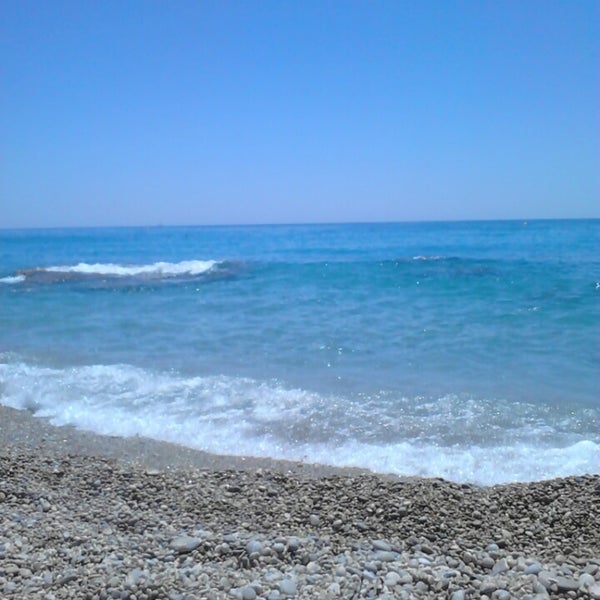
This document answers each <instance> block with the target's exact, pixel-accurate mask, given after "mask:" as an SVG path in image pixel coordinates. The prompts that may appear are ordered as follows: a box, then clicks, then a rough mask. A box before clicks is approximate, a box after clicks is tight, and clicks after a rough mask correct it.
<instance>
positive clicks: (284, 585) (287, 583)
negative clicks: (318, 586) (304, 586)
mask: <svg viewBox="0 0 600 600" xmlns="http://www.w3.org/2000/svg"><path fill="white" fill-rule="evenodd" d="M279 591H280V592H281V593H282V594H285V595H286V596H295V595H296V594H297V593H298V588H297V587H296V584H295V583H294V582H293V581H292V580H291V579H283V580H282V581H280V582H279Z"/></svg>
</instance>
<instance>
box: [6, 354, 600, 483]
mask: <svg viewBox="0 0 600 600" xmlns="http://www.w3.org/2000/svg"><path fill="white" fill-rule="evenodd" d="M0 360H2V356H0ZM5 360H7V355H5ZM415 401H418V399H413V401H412V402H413V403H414V402H415ZM0 402H2V404H5V405H7V406H12V407H14V408H18V409H27V410H30V411H32V412H34V414H36V415H38V416H43V417H47V418H49V419H50V420H51V422H52V423H54V424H56V425H66V424H71V425H75V426H77V427H79V428H82V429H88V430H92V431H95V432H97V433H101V434H107V435H119V436H124V437H127V436H132V435H143V436H147V437H151V438H155V439H159V440H164V441H170V442H175V443H180V444H181V443H183V444H185V445H188V446H190V447H193V448H198V449H202V450H206V451H209V452H214V453H218V454H230V455H246V456H260V457H274V458H286V459H290V460H302V461H306V462H317V463H324V464H331V465H335V466H357V467H364V468H369V469H372V470H374V471H377V472H387V473H395V474H399V475H418V476H428V477H444V478H446V479H451V480H454V481H469V482H475V483H479V484H484V485H489V484H495V483H503V482H509V481H531V480H537V479H545V478H551V477H563V476H567V475H572V474H582V473H586V472H597V471H598V467H599V465H600V440H599V439H597V437H596V438H594V439H576V440H573V441H571V442H569V443H553V440H554V439H555V438H557V430H554V429H552V426H551V425H549V423H548V422H540V423H538V424H536V423H531V422H530V425H531V427H537V429H535V430H533V432H532V434H531V435H529V437H526V436H523V435H522V434H520V437H519V436H515V435H514V433H511V432H510V431H509V430H502V433H501V434H500V435H499V436H497V438H496V441H495V442H494V443H493V444H485V443H482V441H481V439H477V440H473V439H470V438H469V435H467V436H466V437H463V438H459V439H458V440H457V441H456V443H454V444H448V443H447V441H446V443H443V444H442V443H440V440H441V439H442V437H443V433H444V431H443V427H442V426H441V423H443V422H452V423H451V425H450V427H451V428H455V429H456V430H457V432H458V434H459V435H460V434H461V424H462V425H464V428H465V430H469V429H470V428H472V429H476V428H477V427H478V426H479V425H481V424H482V423H484V426H487V425H489V423H488V422H486V421H481V419H482V414H481V413H482V411H483V409H481V407H480V406H479V405H476V406H469V403H466V404H465V405H464V407H463V408H462V409H461V410H460V411H459V412H458V413H456V414H455V410H456V409H455V406H458V404H459V403H458V400H455V399H453V398H448V399H442V402H440V403H432V404H431V405H428V404H427V403H421V404H420V405H419V406H420V409H419V411H420V412H421V413H422V415H421V416H418V415H416V414H412V415H409V414H405V413H406V410H405V408H403V407H400V409H399V413H398V414H397V415H394V416H393V417H390V415H389V413H386V412H384V408H383V406H384V405H382V404H381V403H380V404H379V405H378V404H377V403H373V402H370V403H369V402H367V405H366V406H364V405H362V404H361V405H360V406H359V403H358V401H357V400H356V399H355V400H354V401H346V400H344V399H341V398H334V397H326V396H323V395H319V394H317V393H313V392H308V391H305V390H299V389H290V388H286V387H284V386H282V385H279V384H277V383H276V382H258V381H255V380H252V379H247V378H235V377H224V376H213V377H185V376H182V375H177V374H172V373H157V372H151V371H148V370H144V369H140V368H136V367H132V366H128V365H92V366H80V367H72V368H63V369H57V368H48V367H41V366H35V365H29V364H26V363H23V362H18V361H10V362H0ZM419 402H420V401H419ZM407 403H408V400H407ZM407 406H408V404H407ZM436 410H437V411H438V412H439V415H437V413H435V412H433V411H436ZM361 411H362V412H361ZM351 413H354V414H351ZM365 414H370V418H366V417H365ZM403 414H405V417H402V415H403ZM348 415H349V416H348ZM346 417H348V419H349V420H348V419H346ZM485 418H488V417H485ZM594 418H598V417H597V416H596V415H594ZM401 419H402V420H405V421H406V423H403V424H402V426H403V429H402V433H399V432H397V431H395V430H394V431H392V434H391V435H390V436H388V438H387V439H383V437H382V436H381V432H382V431H387V430H388V429H389V426H390V423H392V421H398V420H401ZM429 423H431V424H432V425H431V427H430V428H428V427H429V426H428V424H429ZM478 424H479V425H478ZM497 427H498V428H500V424H497ZM361 428H362V429H361ZM548 428H550V429H552V431H550V432H548V431H547V430H548ZM544 429H545V430H546V435H545V437H544V440H545V441H544V443H541V442H540V436H539V435H538V434H539V433H540V432H541V431H543V430H544ZM538 430H539V431H538ZM371 431H375V432H376V435H375V434H371ZM399 431H400V430H399ZM377 432H379V433H377ZM490 435H491V432H490ZM592 437H593V436H592Z"/></svg>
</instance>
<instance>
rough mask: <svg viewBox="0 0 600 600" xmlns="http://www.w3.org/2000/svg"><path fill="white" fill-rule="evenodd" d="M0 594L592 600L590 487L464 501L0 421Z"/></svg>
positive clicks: (445, 490) (480, 494) (554, 485)
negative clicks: (568, 599) (586, 599)
mask: <svg viewBox="0 0 600 600" xmlns="http://www.w3.org/2000/svg"><path fill="white" fill-rule="evenodd" d="M0 448H1V449H0V524H1V525H0V597H2V598H40V599H42V598H43V599H45V600H53V599H59V598H85V599H105V598H115V599H129V600H150V599H162V598H165V599H169V600H194V599H201V598H214V599H217V598H233V599H241V600H253V599H255V598H268V599H270V600H278V599H283V598H407V599H408V598H450V599H452V600H461V599H468V598H489V599H491V600H508V599H509V598H524V599H536V600H541V599H543V598H592V599H598V598H600V476H598V475H584V476H579V477H569V478H565V479H554V480H550V481H541V482H533V483H515V484H510V485H499V486H493V487H478V486H474V485H470V484H464V483H463V484H459V483H453V482H448V481H444V480H441V479H418V478H406V479H402V478H398V477H392V476H385V475H375V474H372V473H369V472H364V471H357V470H343V469H333V468H329V467H320V466H315V465H305V464H299V463H286V462H283V461H269V460H262V459H243V458H235V457H220V456H214V455H210V454H205V453H202V452H196V451H193V450H188V449H186V448H182V447H179V446H176V445H171V444H164V443H159V442H154V441H152V440H147V439H143V438H130V439H125V438H112V437H102V436H97V435H94V434H91V433H86V432H81V431H77V430H75V429H73V428H65V427H61V428H57V427H53V426H51V425H49V424H48V423H47V422H45V421H44V420H43V419H37V418H34V417H33V416H31V415H30V414H29V413H27V412H26V411H15V410H12V409H8V408H5V407H1V408H0Z"/></svg>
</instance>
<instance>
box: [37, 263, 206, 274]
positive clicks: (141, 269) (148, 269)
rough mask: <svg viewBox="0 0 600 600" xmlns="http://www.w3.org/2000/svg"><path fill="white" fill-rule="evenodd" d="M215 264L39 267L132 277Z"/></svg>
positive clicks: (197, 269) (187, 271)
mask: <svg viewBox="0 0 600 600" xmlns="http://www.w3.org/2000/svg"><path fill="white" fill-rule="evenodd" d="M216 264H217V261H214V260H184V261H182V262H178V263H170V262H155V263H152V264H148V265H120V264H114V263H94V264H89V263H83V262H81V263H79V264H77V265H61V266H53V267H46V268H45V269H41V270H44V271H49V272H52V273H81V274H83V275H112V276H118V277H134V276H138V275H157V276H162V277H169V276H177V275H201V274H202V273H206V272H207V271H209V270H210V269H212V268H213V267H214V266H215V265H216Z"/></svg>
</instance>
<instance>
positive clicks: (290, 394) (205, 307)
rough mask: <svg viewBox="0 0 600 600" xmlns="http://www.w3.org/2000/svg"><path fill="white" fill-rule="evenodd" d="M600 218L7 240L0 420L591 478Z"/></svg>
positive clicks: (120, 232)
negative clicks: (9, 417) (10, 412)
mask: <svg viewBox="0 0 600 600" xmlns="http://www.w3.org/2000/svg"><path fill="white" fill-rule="evenodd" d="M599 302H600V221H598V220H579V221H530V222H528V223H524V222H521V221H518V222H517V221H514V222H513V221H505V222H462V223H460V222H457V223H412V224H408V223H406V224H403V223H397V224H352V225H305V226H302V225H293V226H263V227H180V228H167V227H165V228H158V227H157V228H149V229H144V228H135V229H133V228H132V229H127V228H122V229H65V230H22V231H18V230H11V231H8V230H4V231H0V403H2V404H5V405H9V406H13V407H16V408H24V409H28V410H31V411H33V412H35V413H36V414H38V415H40V416H47V417H50V418H51V419H52V421H53V422H55V423H61V424H62V423H71V424H74V425H75V426H77V427H81V428H86V429H92V430H94V431H98V432H101V433H108V434H117V435H124V436H128V435H135V434H140V435H147V436H151V437H155V438H159V439H166V440H171V441H176V442H179V443H182V444H186V445H189V446H193V447H196V448H202V449H205V450H208V451H211V452H218V453H225V454H241V455H255V456H271V457H282V458H291V459H301V460H306V461H317V462H325V463H329V464H336V465H359V466H365V467H369V468H372V469H374V470H376V471H385V472H394V473H399V474H407V475H415V474H416V475H433V476H442V477H446V478H449V479H453V480H458V481H475V482H478V483H496V482H504V481H514V480H531V479H539V478H544V477H552V476H559V475H567V474H574V473H584V472H599V471H600V382H599V370H598V368H599V364H600V343H599V336H598V333H599V329H598V325H599V323H600V318H599V317H600V304H599Z"/></svg>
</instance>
